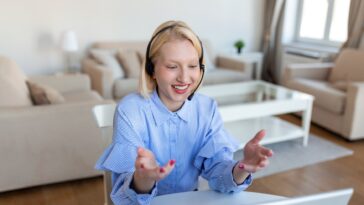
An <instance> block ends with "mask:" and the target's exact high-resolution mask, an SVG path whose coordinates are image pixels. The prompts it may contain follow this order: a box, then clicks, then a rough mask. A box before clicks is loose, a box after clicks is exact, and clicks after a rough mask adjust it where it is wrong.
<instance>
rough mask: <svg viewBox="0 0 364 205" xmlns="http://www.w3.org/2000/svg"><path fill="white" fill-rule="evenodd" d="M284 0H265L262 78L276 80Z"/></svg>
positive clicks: (270, 80)
mask: <svg viewBox="0 0 364 205" xmlns="http://www.w3.org/2000/svg"><path fill="white" fill-rule="evenodd" d="M285 4H286V0H266V1H265V9H264V13H265V16H264V28H263V45H262V51H263V54H264V61H263V73H262V75H263V76H262V78H263V80H266V81H269V82H273V83H275V82H277V80H278V76H277V73H279V72H278V69H279V68H278V66H277V62H278V56H279V54H278V49H279V47H280V44H281V39H282V27H283V14H284V9H285Z"/></svg>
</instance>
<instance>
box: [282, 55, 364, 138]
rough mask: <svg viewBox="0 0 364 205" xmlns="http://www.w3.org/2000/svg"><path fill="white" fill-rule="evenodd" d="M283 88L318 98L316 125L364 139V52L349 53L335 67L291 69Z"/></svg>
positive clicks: (328, 65)
mask: <svg viewBox="0 0 364 205" xmlns="http://www.w3.org/2000/svg"><path fill="white" fill-rule="evenodd" d="M283 84H284V85H285V86H286V87H289V88H292V89H295V90H299V91H303V92H306V93H309V94H311V95H314V96H315V102H314V107H313V112H312V121H313V122H315V123H317V124H319V125H321V126H323V127H325V128H327V129H330V130H332V131H334V132H336V133H338V134H340V135H342V136H343V137H345V138H347V139H349V140H356V139H361V138H364V51H359V50H352V49H345V50H343V51H342V52H341V53H340V54H339V56H338V58H337V59H336V61H335V63H322V64H320V63H319V64H317V63H316V64H292V65H288V67H287V68H286V70H285V74H284V80H283Z"/></svg>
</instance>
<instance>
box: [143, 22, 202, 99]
mask: <svg viewBox="0 0 364 205" xmlns="http://www.w3.org/2000/svg"><path fill="white" fill-rule="evenodd" d="M176 26H180V27H184V26H181V25H177V24H173V25H170V26H167V27H165V28H163V29H161V30H160V31H158V32H157V33H156V34H155V35H154V36H153V37H152V38H151V39H150V41H149V43H148V46H147V51H146V54H145V70H146V72H147V74H148V75H149V76H151V77H152V76H153V74H154V65H153V62H152V59H151V58H150V57H149V53H150V47H151V45H152V42H153V40H154V39H155V38H156V37H157V36H158V35H159V34H161V33H163V32H164V31H166V30H168V29H172V28H174V27H176ZM196 37H197V39H198V41H199V42H200V46H201V56H200V58H199V59H198V62H199V66H200V70H201V71H202V77H201V80H200V82H199V83H198V85H197V87H196V89H195V90H194V91H193V92H192V93H191V95H190V96H188V98H187V99H188V100H189V101H191V100H192V97H193V95H194V94H195V92H196V90H197V88H198V87H199V86H200V84H201V82H202V79H203V76H204V74H205V65H204V64H203V46H202V42H201V40H200V39H199V38H198V36H196Z"/></svg>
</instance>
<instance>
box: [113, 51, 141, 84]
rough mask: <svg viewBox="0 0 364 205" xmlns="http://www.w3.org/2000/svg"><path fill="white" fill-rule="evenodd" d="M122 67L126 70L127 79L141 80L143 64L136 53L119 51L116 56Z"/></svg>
mask: <svg viewBox="0 0 364 205" xmlns="http://www.w3.org/2000/svg"><path fill="white" fill-rule="evenodd" d="M116 57H117V59H118V60H119V62H120V64H121V65H122V67H123V68H124V69H125V74H126V77H127V78H139V75H140V70H141V64H140V61H139V57H138V54H137V52H136V51H133V50H119V51H118V52H117V54H116Z"/></svg>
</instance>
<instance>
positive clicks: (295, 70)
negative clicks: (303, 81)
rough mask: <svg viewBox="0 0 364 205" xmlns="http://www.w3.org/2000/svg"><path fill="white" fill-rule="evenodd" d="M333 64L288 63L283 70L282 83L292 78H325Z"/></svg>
mask: <svg viewBox="0 0 364 205" xmlns="http://www.w3.org/2000/svg"><path fill="white" fill-rule="evenodd" d="M333 66H334V64H333V63H302V64H289V65H287V67H286V68H285V71H284V76H283V84H286V82H288V81H289V80H291V79H293V78H309V79H315V80H327V79H328V76H329V73H330V70H331V68H332V67H333Z"/></svg>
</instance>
